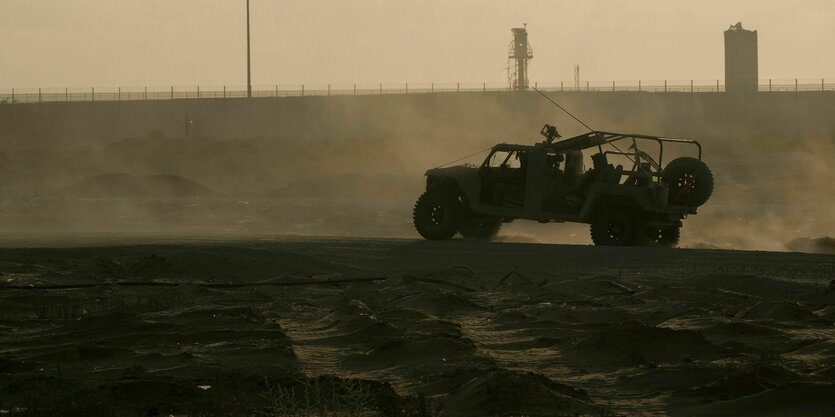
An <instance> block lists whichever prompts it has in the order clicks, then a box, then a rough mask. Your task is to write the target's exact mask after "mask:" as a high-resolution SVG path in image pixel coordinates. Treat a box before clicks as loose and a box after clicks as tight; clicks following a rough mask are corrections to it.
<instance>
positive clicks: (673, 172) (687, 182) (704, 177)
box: [661, 156, 713, 207]
mask: <svg viewBox="0 0 835 417" xmlns="http://www.w3.org/2000/svg"><path fill="white" fill-rule="evenodd" d="M661 181H663V182H664V183H666V184H667V185H668V186H669V187H670V198H669V202H670V204H673V205H677V206H689V207H699V206H701V205H702V204H704V203H706V202H707V200H708V199H710V196H711V194H713V173H712V172H710V168H708V167H707V165H706V164H705V163H704V162H702V161H701V160H699V159H696V158H691V157H686V156H685V157H681V158H676V159H673V160H672V161H670V163H669V164H667V167H666V168H664V171H663V172H662V173H661Z"/></svg>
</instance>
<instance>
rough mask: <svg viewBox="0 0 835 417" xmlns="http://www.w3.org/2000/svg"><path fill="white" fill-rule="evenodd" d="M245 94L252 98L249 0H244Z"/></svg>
mask: <svg viewBox="0 0 835 417" xmlns="http://www.w3.org/2000/svg"><path fill="white" fill-rule="evenodd" d="M246 96H247V98H252V63H251V61H250V53H249V0H246Z"/></svg>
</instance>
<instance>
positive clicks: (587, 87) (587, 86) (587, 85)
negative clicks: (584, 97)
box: [586, 81, 590, 92]
mask: <svg viewBox="0 0 835 417" xmlns="http://www.w3.org/2000/svg"><path fill="white" fill-rule="evenodd" d="M586 91H587V92H588V91H590V90H589V82H588V81H586Z"/></svg>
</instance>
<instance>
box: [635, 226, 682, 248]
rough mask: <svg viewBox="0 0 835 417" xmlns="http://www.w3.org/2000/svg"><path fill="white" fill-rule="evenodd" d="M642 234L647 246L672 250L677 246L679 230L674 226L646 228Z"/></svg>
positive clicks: (679, 235)
mask: <svg viewBox="0 0 835 417" xmlns="http://www.w3.org/2000/svg"><path fill="white" fill-rule="evenodd" d="M644 234H645V237H646V239H647V243H648V244H649V245H652V246H662V247H665V248H674V247H676V246H678V240H679V238H680V237H681V228H680V227H676V226H667V227H651V226H647V227H645V228H644Z"/></svg>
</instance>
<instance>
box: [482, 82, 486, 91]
mask: <svg viewBox="0 0 835 417" xmlns="http://www.w3.org/2000/svg"><path fill="white" fill-rule="evenodd" d="M481 90H482V91H487V83H486V82H482V83H481Z"/></svg>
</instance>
